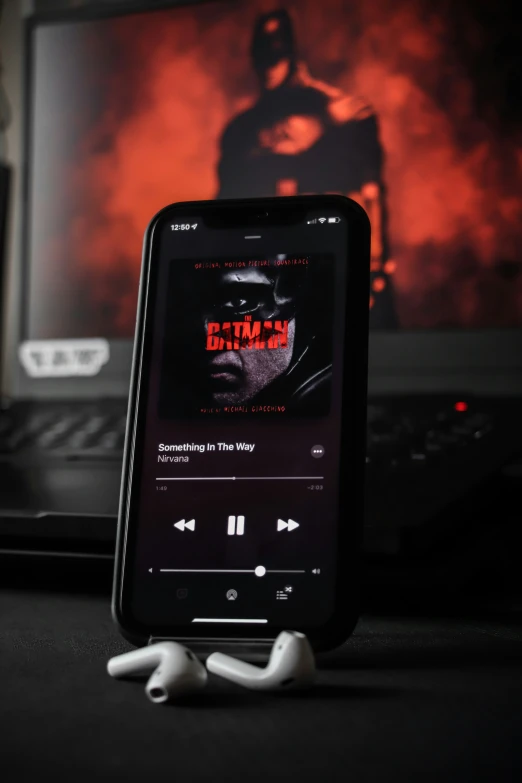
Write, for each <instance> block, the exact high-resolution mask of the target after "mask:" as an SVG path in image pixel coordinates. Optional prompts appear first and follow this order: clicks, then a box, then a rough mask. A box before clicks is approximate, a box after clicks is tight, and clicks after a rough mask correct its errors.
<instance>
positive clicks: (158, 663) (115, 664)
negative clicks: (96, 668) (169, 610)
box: [107, 642, 208, 704]
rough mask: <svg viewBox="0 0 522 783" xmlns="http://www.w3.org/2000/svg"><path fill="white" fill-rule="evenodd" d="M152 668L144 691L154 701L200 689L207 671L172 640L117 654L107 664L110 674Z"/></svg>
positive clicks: (113, 675)
mask: <svg viewBox="0 0 522 783" xmlns="http://www.w3.org/2000/svg"><path fill="white" fill-rule="evenodd" d="M152 669H154V671H153V673H152V676H151V677H150V679H149V681H148V682H147V685H146V686H145V693H146V694H147V696H148V697H149V699H150V700H151V701H153V702H155V703H156V704H160V703H162V702H165V701H168V700H169V699H175V698H176V697H177V696H184V695H185V694H187V693H193V692H194V691H198V690H200V689H201V688H204V687H205V685H206V682H207V676H208V675H207V671H206V669H205V667H204V666H203V664H202V663H201V662H200V661H198V659H197V658H196V656H195V655H194V653H193V652H191V651H190V650H187V648H186V647H183V646H182V645H181V644H177V643H176V642H159V643H158V644H152V645H151V646H150V647H141V648H140V649H139V650H133V651H132V652H128V653H124V654H123V655H117V656H116V658H111V659H110V661H109V663H108V664H107V671H108V672H109V674H110V675H111V677H129V676H132V675H136V674H148V673H149V672H150V671H151V670H152Z"/></svg>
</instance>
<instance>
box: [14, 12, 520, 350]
mask: <svg viewBox="0 0 522 783" xmlns="http://www.w3.org/2000/svg"><path fill="white" fill-rule="evenodd" d="M277 6H278V10H277V11H270V6H267V4H266V3H265V2H263V0H252V1H251V2H249V3H248V4H247V3H244V4H241V5H239V4H237V3H236V2H229V0H221V1H220V2H209V3H201V4H194V5H190V6H187V5H181V6H176V7H174V8H169V9H163V10H156V11H150V12H146V13H144V12H142V13H133V14H130V15H119V16H108V17H104V18H97V19H89V20H79V19H76V20H74V19H73V20H72V21H71V20H68V21H65V20H62V21H59V22H56V21H54V22H49V21H46V22H45V23H42V24H39V25H36V26H35V28H34V30H33V38H32V52H31V73H30V77H31V79H30V81H31V89H30V94H29V111H30V114H29V117H30V127H29V159H28V163H29V192H28V213H27V214H28V223H27V231H26V233H27V243H28V244H27V253H26V256H27V260H28V293H27V296H28V303H27V304H28V307H27V308H26V313H27V315H26V324H25V335H26V337H28V338H30V339H52V338H82V337H104V338H108V339H111V340H114V339H130V338H131V337H132V335H133V331H134V320H135V308H136V295H137V286H138V276H139V268H140V261H141V243H142V237H143V233H144V230H145V227H146V225H147V223H148V221H149V220H150V218H151V217H152V215H154V213H155V212H156V211H158V210H159V209H160V208H161V207H163V206H165V205H166V204H168V203H172V202H175V201H183V200H192V199H213V198H228V197H242V196H272V195H293V194H296V193H317V192H336V193H343V194H345V195H348V196H351V197H352V198H355V199H356V200H358V201H359V202H360V203H361V204H363V205H364V206H365V208H366V209H367V211H368V214H369V216H370V219H371V221H372V229H373V238H372V259H371V268H372V281H371V294H370V297H369V306H370V308H371V325H372V327H373V328H375V329H419V328H421V329H426V328H427V329H431V328H434V329H440V328H450V329H464V328H466V329H468V328H484V327H486V328H490V327H515V326H520V325H521V324H522V276H521V275H520V271H521V268H522V267H521V261H520V245H521V240H522V220H521V217H522V197H521V195H520V177H519V169H520V161H521V160H522V158H521V149H520V127H521V123H520V104H515V103H514V102H513V100H512V97H513V96H512V95H511V93H510V90H512V89H515V85H514V82H513V76H514V75H513V74H512V73H511V71H510V68H512V67H514V66H512V65H510V63H511V61H510V59H509V46H507V44H506V46H507V49H506V46H504V44H505V43H506V40H507V38H508V37H509V22H508V21H506V19H504V20H502V18H501V17H502V15H501V14H499V15H498V19H497V17H494V18H493V17H492V18H491V19H489V18H488V20H481V19H480V13H479V12H478V11H477V9H476V8H475V7H474V5H473V3H472V2H471V0H465V1H464V0H463V2H462V3H459V4H447V3H446V4H442V3H441V4H440V8H441V9H442V8H443V7H444V12H443V11H442V10H441V11H440V13H437V12H435V11H434V10H433V6H432V4H426V3H424V4H423V3H417V4H413V3H411V2H409V1H408V0H397V1H396V2H394V3H388V2H385V1H384V0H380V1H379V2H374V3H368V2H365V1H364V0H352V2H350V3H340V2H338V1H337V0H323V1H322V2H321V3H320V4H317V3H316V2H315V0H292V1H290V0H289V1H288V2H281V3H279V4H277ZM423 9H424V10H423ZM427 9H429V10H427ZM495 19H497V21H495ZM459 31H460V32H461V33H462V35H461V34H460V33H459ZM464 32H465V33H466V35H464ZM506 52H507V53H506ZM513 62H514V61H513ZM493 66H494V67H493ZM510 80H511V81H510ZM510 84H511V87H510ZM317 230H318V231H320V230H328V229H327V226H326V227H325V226H322V225H320V224H318V226H317Z"/></svg>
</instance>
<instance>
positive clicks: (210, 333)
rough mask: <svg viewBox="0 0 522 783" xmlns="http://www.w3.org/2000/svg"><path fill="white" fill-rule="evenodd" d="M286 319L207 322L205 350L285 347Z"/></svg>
mask: <svg viewBox="0 0 522 783" xmlns="http://www.w3.org/2000/svg"><path fill="white" fill-rule="evenodd" d="M287 347H288V321H248V320H245V321H227V322H225V323H222V324H221V323H217V322H215V321H210V322H209V323H207V351H238V350H242V349H243V348H257V349H259V348H287Z"/></svg>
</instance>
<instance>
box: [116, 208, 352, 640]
mask: <svg viewBox="0 0 522 783" xmlns="http://www.w3.org/2000/svg"><path fill="white" fill-rule="evenodd" d="M350 230H351V229H350V224H349V216H347V215H346V214H343V212H342V211H341V210H340V209H339V208H336V207H335V204H334V205H333V206H331V207H329V208H325V207H323V208H322V209H321V208H320V207H319V208H314V204H313V203H312V202H311V203H310V205H309V207H308V208H307V209H305V210H302V211H301V212H300V213H299V217H298V219H294V220H291V221H282V222H281V223H274V224H270V223H268V224H267V223H266V222H263V223H262V224H257V225H254V226H252V225H250V226H249V225H247V224H246V225H241V224H239V225H234V224H233V223H232V224H231V225H230V224H226V225H224V226H223V225H219V226H216V225H214V224H213V223H212V220H209V219H208V215H206V213H205V212H204V211H203V212H198V210H197V209H196V208H194V209H189V210H188V211H187V212H186V213H183V212H179V208H178V209H177V210H174V211H173V212H171V213H166V214H164V216H163V217H162V218H161V219H160V220H159V221H158V223H157V224H156V226H155V228H154V232H153V238H152V248H151V266H150V270H151V271H150V278H149V282H148V293H147V298H146V306H145V315H144V318H145V321H146V328H145V338H144V342H143V353H142V357H141V370H140V383H139V391H138V392H137V397H138V401H137V418H136V422H137V428H136V441H135V443H136V448H135V451H134V459H133V460H132V466H131V473H132V476H131V479H130V484H129V485H130V488H131V489H130V502H129V504H128V506H127V509H128V514H129V536H128V541H132V546H131V547H129V543H128V544H127V553H126V563H125V579H124V582H125V585H124V586H125V591H126V592H125V594H126V596H127V604H128V606H127V611H128V612H130V615H131V617H132V620H133V622H134V623H137V624H138V625H143V626H146V627H149V628H150V627H152V626H153V627H154V628H158V629H159V628H168V627H183V628H185V629H190V633H191V634H193V635H194V636H200V635H205V636H212V635H213V634H214V633H215V629H216V628H217V627H220V628H221V629H223V628H225V629H226V633H227V635H229V636H237V635H240V636H245V635H257V636H264V635H266V634H267V633H268V632H269V631H271V630H272V629H280V628H307V629H309V628H314V627H320V626H323V625H324V624H327V623H328V622H329V620H330V619H331V618H332V615H333V613H334V605H335V585H336V580H337V577H338V573H337V570H338V541H339V532H340V528H341V526H347V525H350V524H351V523H352V520H351V519H350V518H349V517H348V518H347V517H346V515H344V516H343V518H342V519H341V518H340V508H339V496H340V489H341V483H342V482H343V481H346V480H347V477H346V476H343V475H342V474H341V467H340V462H341V446H342V444H341V409H342V403H343V384H344V383H345V382H346V377H347V376H346V367H345V366H344V362H343V358H344V357H345V354H346V351H347V345H346V341H347V340H349V339H350V338H349V332H347V331H346V329H345V317H346V312H345V310H346V306H347V301H346V297H347V290H348V269H349V264H348V238H349V232H350ZM347 335H348V336H347ZM137 361H140V357H138V359H137ZM261 626H263V628H261ZM187 632H188V631H187ZM222 632H223V631H222V630H221V633H222Z"/></svg>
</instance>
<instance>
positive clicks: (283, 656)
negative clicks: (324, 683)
mask: <svg viewBox="0 0 522 783" xmlns="http://www.w3.org/2000/svg"><path fill="white" fill-rule="evenodd" d="M206 664H207V669H208V670H209V672H212V673H213V674H218V675H219V676H220V677H224V678H225V679H226V680H231V681H232V682H235V683H237V684H238V685H243V686H244V687H245V688H251V689H252V690H256V691H264V690H287V689H293V688H304V687H306V686H308V685H311V684H312V682H313V680H314V676H315V660H314V654H313V652H312V648H311V647H310V643H309V641H308V639H307V638H306V636H305V635H304V634H302V633H298V632H297V631H283V632H282V633H280V634H279V636H278V637H277V639H276V640H275V642H274V646H273V647H272V652H271V653H270V659H269V661H268V664H267V666H266V668H264V669H260V668H259V667H258V666H253V665H252V664H250V663H246V662H245V661H240V660H239V659H238V658H232V657H231V656H230V655H223V653H212V655H209V657H208V658H207V661H206Z"/></svg>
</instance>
